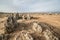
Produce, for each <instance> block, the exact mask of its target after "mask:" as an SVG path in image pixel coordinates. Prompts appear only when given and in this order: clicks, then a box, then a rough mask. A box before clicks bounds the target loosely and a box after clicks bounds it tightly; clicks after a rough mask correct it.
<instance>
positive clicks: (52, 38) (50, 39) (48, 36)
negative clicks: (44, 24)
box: [43, 29, 59, 40]
mask: <svg viewBox="0 0 60 40" xmlns="http://www.w3.org/2000/svg"><path fill="white" fill-rule="evenodd" d="M43 33H44V37H45V38H46V40H59V39H58V38H57V37H56V36H54V35H53V34H52V32H51V31H49V30H48V29H46V30H45V31H44V32H43Z"/></svg>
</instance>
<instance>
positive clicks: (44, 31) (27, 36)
mask: <svg viewBox="0 0 60 40" xmlns="http://www.w3.org/2000/svg"><path fill="white" fill-rule="evenodd" d="M5 27H6V29H5V30H6V31H5V34H2V35H1V36H0V40H2V39H3V40H60V34H59V33H58V32H57V31H55V30H54V29H56V30H58V29H57V28H55V27H54V26H51V25H49V24H47V23H43V22H31V23H24V22H22V23H18V22H17V19H16V18H15V17H14V16H13V15H12V16H9V17H8V19H7V21H6V23H5ZM58 31H59V30H58Z"/></svg>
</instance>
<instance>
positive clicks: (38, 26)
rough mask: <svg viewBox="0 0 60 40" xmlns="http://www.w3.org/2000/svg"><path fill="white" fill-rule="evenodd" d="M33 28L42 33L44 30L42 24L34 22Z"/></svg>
mask: <svg viewBox="0 0 60 40" xmlns="http://www.w3.org/2000/svg"><path fill="white" fill-rule="evenodd" d="M32 29H33V30H34V31H35V32H38V33H41V32H42V27H41V26H40V25H38V23H36V22H34V23H33V25H32Z"/></svg>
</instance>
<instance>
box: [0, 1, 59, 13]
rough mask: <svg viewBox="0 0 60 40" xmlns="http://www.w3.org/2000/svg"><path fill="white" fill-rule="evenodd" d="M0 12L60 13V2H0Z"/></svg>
mask: <svg viewBox="0 0 60 40" xmlns="http://www.w3.org/2000/svg"><path fill="white" fill-rule="evenodd" d="M0 12H60V0H0Z"/></svg>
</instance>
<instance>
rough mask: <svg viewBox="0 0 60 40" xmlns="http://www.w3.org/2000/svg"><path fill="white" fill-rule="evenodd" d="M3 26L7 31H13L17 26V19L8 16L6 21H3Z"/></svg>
mask: <svg viewBox="0 0 60 40" xmlns="http://www.w3.org/2000/svg"><path fill="white" fill-rule="evenodd" d="M5 26H6V32H7V33H10V32H13V31H14V30H15V28H16V27H17V26H18V23H17V20H16V19H15V18H14V17H13V16H9V17H8V19H7V22H6V23H5Z"/></svg>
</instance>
